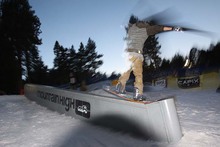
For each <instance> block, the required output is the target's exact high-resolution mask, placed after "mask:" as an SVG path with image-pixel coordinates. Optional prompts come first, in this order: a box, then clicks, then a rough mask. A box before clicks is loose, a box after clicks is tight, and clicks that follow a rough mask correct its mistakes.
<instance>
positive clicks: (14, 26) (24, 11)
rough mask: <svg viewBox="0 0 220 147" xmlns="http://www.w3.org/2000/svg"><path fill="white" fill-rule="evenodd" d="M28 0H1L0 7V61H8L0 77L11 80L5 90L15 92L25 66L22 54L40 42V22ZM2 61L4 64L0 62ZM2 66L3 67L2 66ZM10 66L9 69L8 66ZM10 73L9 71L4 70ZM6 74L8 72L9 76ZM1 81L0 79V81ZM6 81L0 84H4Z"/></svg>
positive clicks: (18, 87) (20, 84)
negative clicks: (2, 75)
mask: <svg viewBox="0 0 220 147" xmlns="http://www.w3.org/2000/svg"><path fill="white" fill-rule="evenodd" d="M34 13H35V12H34V11H33V10H31V6H30V5H29V3H28V0H2V1H1V7H0V18H1V26H0V27H1V29H0V30H1V44H0V46H1V47H0V48H1V54H2V56H4V57H5V59H4V58H3V59H1V62H5V61H9V59H10V61H9V63H10V64H11V66H10V69H7V67H6V68H5V69H1V70H2V71H1V72H7V74H5V75H4V76H5V77H4V78H5V79H8V81H11V79H13V80H15V81H16V83H13V82H12V83H10V84H13V85H14V86H13V87H14V88H9V89H8V90H7V91H13V92H16V93H17V92H18V91H19V89H21V86H22V75H23V73H25V72H23V71H25V70H26V69H28V67H26V66H27V65H26V63H28V61H25V60H28V59H26V57H27V56H26V55H25V54H26V53H27V52H29V51H30V49H31V48H32V47H33V46H36V45H40V44H41V40H40V39H39V38H38V36H39V34H40V33H41V31H40V21H39V19H38V17H37V16H36V15H34ZM1 64H4V63H1ZM2 67H3V68H4V67H5V66H2ZM12 68H13V69H12ZM8 72H10V73H8ZM9 74H10V75H9ZM2 82H3V81H1V83H2ZM7 84H9V83H8V82H4V83H2V85H7ZM6 87H7V86H6Z"/></svg>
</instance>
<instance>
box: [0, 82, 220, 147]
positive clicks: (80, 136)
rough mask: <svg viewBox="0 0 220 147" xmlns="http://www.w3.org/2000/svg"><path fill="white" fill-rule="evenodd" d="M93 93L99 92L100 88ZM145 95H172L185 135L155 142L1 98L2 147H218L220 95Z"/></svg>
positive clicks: (153, 92)
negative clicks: (175, 139) (177, 138)
mask: <svg viewBox="0 0 220 147" xmlns="http://www.w3.org/2000/svg"><path fill="white" fill-rule="evenodd" d="M92 87H93V90H94V89H96V90H94V92H95V93H99V94H103V93H102V90H99V88H98V86H97V87H95V86H92ZM90 89H91V87H90ZM145 90H146V95H149V96H151V97H152V99H156V98H157V97H158V96H164V95H175V96H176V107H177V111H178V115H179V119H180V123H181V127H182V132H183V135H184V136H183V137H182V139H181V140H180V141H179V142H177V143H171V144H168V143H165V142H154V141H149V140H144V139H143V138H138V137H136V136H133V135H130V134H129V133H125V132H120V131H115V130H111V129H110V128H104V127H101V126H97V125H92V124H90V123H88V122H84V121H81V120H77V119H75V118H72V117H69V116H65V115H61V114H59V113H57V112H53V111H50V110H48V109H47V108H45V107H42V106H40V105H38V104H36V103H35V102H33V101H30V100H28V99H27V98H26V97H25V96H19V95H12V96H0V146H1V147H68V146H73V147H102V146H107V147H118V146H119V147H124V146H125V147H148V146H152V147H164V146H169V147H217V146H219V144H220V93H216V89H212V90H195V89H194V90H193V89H190V90H183V89H167V88H158V87H150V86H146V87H145Z"/></svg>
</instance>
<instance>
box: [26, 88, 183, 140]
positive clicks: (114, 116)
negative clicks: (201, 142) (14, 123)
mask: <svg viewBox="0 0 220 147" xmlns="http://www.w3.org/2000/svg"><path fill="white" fill-rule="evenodd" d="M24 92H25V96H26V97H27V98H28V99H30V100H33V101H36V102H37V103H38V104H40V105H42V106H45V107H47V108H48V109H50V110H53V111H57V112H59V113H62V114H66V115H68V116H72V117H74V118H77V119H81V120H85V121H89V122H91V123H95V124H98V125H102V126H103V125H104V126H107V127H112V128H117V129H119V130H120V129H123V128H124V129H126V130H127V131H128V130H130V131H133V132H136V133H137V132H138V133H139V134H140V135H141V136H142V137H144V138H145V139H148V140H155V141H165V142H177V141H179V140H180V139H181V137H182V130H181V127H180V123H179V119H178V115H177V112H176V107H175V101H174V97H168V98H163V99H161V100H159V101H156V102H152V103H150V104H140V103H135V102H129V101H125V100H122V99H118V98H116V97H113V96H112V97H111V96H104V95H96V94H91V93H85V92H79V91H70V90H63V89H58V88H55V87H50V86H43V85H34V84H26V85H25V89H24Z"/></svg>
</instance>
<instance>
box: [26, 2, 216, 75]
mask: <svg viewBox="0 0 220 147" xmlns="http://www.w3.org/2000/svg"><path fill="white" fill-rule="evenodd" d="M29 4H30V5H31V6H32V10H34V11H35V15H37V17H38V18H39V19H40V22H41V27H40V29H41V31H42V33H41V34H40V36H39V38H41V39H42V45H39V46H38V48H39V50H40V56H41V57H42V59H43V61H44V63H45V65H47V66H48V68H52V67H53V60H54V57H55V56H54V53H53V47H54V44H55V41H58V42H59V43H60V44H61V45H62V46H64V47H66V48H70V47H71V46H72V45H73V46H74V48H75V50H76V51H78V49H79V45H80V43H81V42H82V43H83V44H84V45H86V44H87V41H88V39H89V38H91V39H92V40H93V41H95V43H96V51H97V53H98V54H103V57H102V58H101V59H102V60H103V61H104V63H103V65H102V66H101V67H100V68H99V69H98V71H101V72H102V73H107V74H111V73H112V72H116V73H120V72H122V71H123V70H124V68H125V66H126V62H125V61H126V60H125V58H124V48H125V42H124V40H123V38H124V37H125V36H126V32H125V29H124V26H125V25H126V24H127V22H128V21H129V18H130V16H131V14H134V15H135V16H137V17H138V18H140V19H142V18H146V17H148V16H151V15H153V14H155V13H158V12H160V11H163V10H165V9H167V8H172V9H174V10H175V11H174V12H175V14H174V15H175V16H177V17H175V18H174V20H171V21H170V22H168V23H169V24H172V23H178V24H183V25H184V26H185V25H190V26H193V28H196V29H200V30H205V31H210V32H214V35H209V36H207V35H203V36H201V35H198V34H193V33H188V32H169V33H163V34H159V35H158V37H159V40H158V41H159V43H160V45H161V49H160V51H161V55H160V56H161V57H162V58H166V59H171V58H172V57H173V56H174V55H175V54H177V53H180V54H181V55H184V56H186V55H188V53H189V51H190V49H191V48H192V47H197V48H198V49H207V48H209V46H210V44H211V43H213V44H216V43H217V42H219V40H220V29H219V26H220V19H218V15H219V14H220V9H219V6H220V1H219V0H209V1H207V0H204V1H201V0H184V1H179V0H166V1H163V0H65V1H61V0H47V1H45V0H29Z"/></svg>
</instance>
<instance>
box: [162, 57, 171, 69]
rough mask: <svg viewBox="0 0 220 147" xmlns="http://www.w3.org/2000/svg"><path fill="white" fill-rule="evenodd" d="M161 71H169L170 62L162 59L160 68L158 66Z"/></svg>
mask: <svg viewBox="0 0 220 147" xmlns="http://www.w3.org/2000/svg"><path fill="white" fill-rule="evenodd" d="M160 69H161V70H169V69H170V60H167V59H163V60H162V63H161V66H160Z"/></svg>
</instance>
